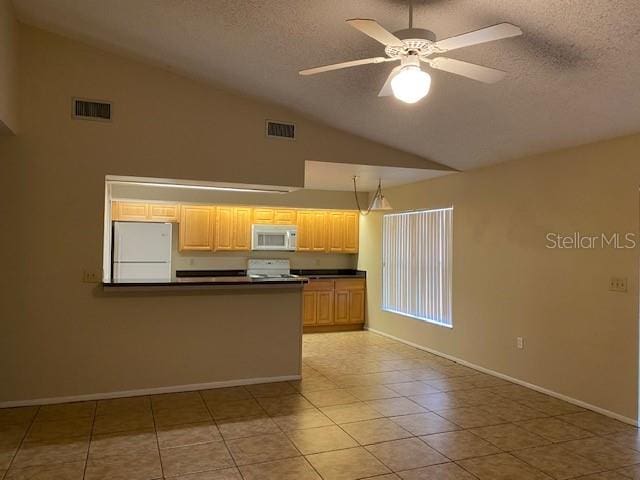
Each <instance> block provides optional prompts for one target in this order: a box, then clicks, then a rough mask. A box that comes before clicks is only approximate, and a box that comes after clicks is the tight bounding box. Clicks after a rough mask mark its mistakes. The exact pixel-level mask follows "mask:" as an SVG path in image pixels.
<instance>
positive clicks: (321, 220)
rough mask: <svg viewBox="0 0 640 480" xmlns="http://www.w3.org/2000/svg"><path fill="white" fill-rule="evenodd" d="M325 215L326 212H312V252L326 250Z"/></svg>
mask: <svg viewBox="0 0 640 480" xmlns="http://www.w3.org/2000/svg"><path fill="white" fill-rule="evenodd" d="M327 217H328V215H327V212H313V243H312V246H311V251H313V252H325V251H327V230H328V229H327V223H328V221H327Z"/></svg>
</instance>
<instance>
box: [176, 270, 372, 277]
mask: <svg viewBox="0 0 640 480" xmlns="http://www.w3.org/2000/svg"><path fill="white" fill-rule="evenodd" d="M291 273H292V274H293V275H298V276H299V277H304V278H309V279H321V278H327V279H330V278H366V276H367V272H365V271H364V270H352V269H315V270H310V269H297V270H296V269H292V270H291ZM246 275H247V271H246V270H178V271H176V277H177V278H178V279H186V278H202V277H215V278H219V277H226V278H233V277H246Z"/></svg>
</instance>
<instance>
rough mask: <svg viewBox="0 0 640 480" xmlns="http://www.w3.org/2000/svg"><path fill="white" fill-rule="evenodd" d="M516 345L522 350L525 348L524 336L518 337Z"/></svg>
mask: <svg viewBox="0 0 640 480" xmlns="http://www.w3.org/2000/svg"><path fill="white" fill-rule="evenodd" d="M516 346H517V347H518V349H520V350H522V349H523V348H524V338H522V337H516Z"/></svg>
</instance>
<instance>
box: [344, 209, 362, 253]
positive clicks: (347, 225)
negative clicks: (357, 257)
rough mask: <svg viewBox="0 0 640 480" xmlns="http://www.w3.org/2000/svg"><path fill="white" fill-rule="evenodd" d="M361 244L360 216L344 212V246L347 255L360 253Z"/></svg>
mask: <svg viewBox="0 0 640 480" xmlns="http://www.w3.org/2000/svg"><path fill="white" fill-rule="evenodd" d="M359 244H360V214H359V213H358V212H344V246H343V252H345V253H358V246H359Z"/></svg>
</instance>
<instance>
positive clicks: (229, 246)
mask: <svg viewBox="0 0 640 480" xmlns="http://www.w3.org/2000/svg"><path fill="white" fill-rule="evenodd" d="M215 249H216V250H220V251H224V250H233V207H217V208H216V239H215Z"/></svg>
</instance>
